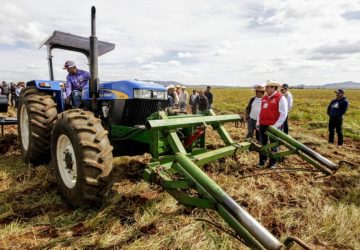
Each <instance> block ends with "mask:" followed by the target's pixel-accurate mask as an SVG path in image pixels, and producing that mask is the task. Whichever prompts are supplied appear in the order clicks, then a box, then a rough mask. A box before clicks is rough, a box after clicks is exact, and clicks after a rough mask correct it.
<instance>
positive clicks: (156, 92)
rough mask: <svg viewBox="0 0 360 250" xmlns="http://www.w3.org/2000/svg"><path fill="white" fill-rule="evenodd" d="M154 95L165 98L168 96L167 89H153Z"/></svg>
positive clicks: (157, 97)
mask: <svg viewBox="0 0 360 250" xmlns="http://www.w3.org/2000/svg"><path fill="white" fill-rule="evenodd" d="M153 97H154V98H156V99H161V100H164V99H166V97H167V93H166V91H158V90H154V91H153Z"/></svg>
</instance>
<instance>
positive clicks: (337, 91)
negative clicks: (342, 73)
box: [335, 89, 345, 94]
mask: <svg viewBox="0 0 360 250" xmlns="http://www.w3.org/2000/svg"><path fill="white" fill-rule="evenodd" d="M335 93H336V94H344V93H345V92H344V90H343V89H338V90H336V91H335Z"/></svg>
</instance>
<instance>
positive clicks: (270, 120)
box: [0, 61, 349, 169]
mask: <svg viewBox="0 0 360 250" xmlns="http://www.w3.org/2000/svg"><path fill="white" fill-rule="evenodd" d="M64 69H66V70H67V71H68V73H69V74H68V76H67V78H66V98H65V103H69V102H70V101H72V102H73V103H74V104H75V105H74V106H75V107H77V106H78V104H79V103H80V99H81V91H82V88H83V85H84V83H85V82H87V81H88V80H89V78H90V75H89V73H88V72H86V71H83V70H79V69H77V68H76V65H75V63H74V62H73V61H66V62H65V65H64ZM23 87H25V83H24V82H18V83H17V84H15V83H13V82H12V83H9V84H8V83H6V82H5V81H3V82H2V84H1V85H0V95H5V96H6V97H7V99H8V101H9V102H10V105H12V106H14V107H17V102H18V98H19V95H20V92H21V89H22V88H23ZM254 90H255V96H253V97H252V98H251V99H250V100H249V103H248V105H247V107H246V111H245V118H246V121H247V128H248V131H247V135H246V139H252V138H253V137H254V134H255V138H256V140H257V141H258V142H260V143H261V144H262V145H263V146H265V145H266V144H268V142H269V141H270V143H271V138H268V136H267V134H266V133H265V132H266V129H267V128H268V127H269V126H274V127H276V128H278V129H280V130H282V131H283V132H284V133H286V134H288V133H289V123H288V118H289V112H290V111H291V109H292V107H293V96H292V94H291V92H290V91H289V86H288V84H280V83H279V82H277V81H267V82H266V83H265V84H260V85H256V86H255V88H254ZM74 93H75V94H74ZM335 93H336V98H335V99H334V100H332V101H331V102H330V104H329V106H328V109H327V114H328V116H329V126H328V129H329V143H334V137H335V131H336V133H337V136H338V143H337V144H338V145H339V146H341V145H343V134H342V124H343V117H344V114H345V113H346V111H347V109H348V106H349V102H348V100H347V99H346V97H345V92H344V90H342V89H338V90H337V91H335ZM71 98H72V100H71ZM167 98H168V99H167V107H168V108H177V109H180V111H183V112H186V113H187V111H188V109H189V110H191V113H192V114H198V113H199V114H201V113H206V112H207V111H208V110H209V109H212V108H213V100H214V95H213V93H212V92H211V86H207V87H206V89H205V90H202V89H200V90H196V89H193V90H192V93H191V95H189V93H188V92H187V90H186V87H185V86H180V85H176V86H174V85H169V86H168V87H167ZM272 151H275V152H276V151H277V148H276V147H274V148H272ZM266 161H267V157H266V155H263V154H260V155H259V164H258V167H259V168H263V167H265V163H266ZM268 167H269V168H270V169H274V168H276V162H275V160H274V159H270V161H269V164H268Z"/></svg>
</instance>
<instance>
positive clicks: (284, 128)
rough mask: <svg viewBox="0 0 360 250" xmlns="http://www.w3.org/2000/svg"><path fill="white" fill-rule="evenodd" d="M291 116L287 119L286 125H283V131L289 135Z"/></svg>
mask: <svg viewBox="0 0 360 250" xmlns="http://www.w3.org/2000/svg"><path fill="white" fill-rule="evenodd" d="M288 118H289V116H287V117H286V119H285V121H284V124H283V131H284V133H285V134H288V133H289V123H288Z"/></svg>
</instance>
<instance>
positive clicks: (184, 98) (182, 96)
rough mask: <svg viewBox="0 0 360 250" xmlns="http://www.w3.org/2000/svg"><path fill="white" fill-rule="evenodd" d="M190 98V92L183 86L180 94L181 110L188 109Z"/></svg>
mask: <svg viewBox="0 0 360 250" xmlns="http://www.w3.org/2000/svg"><path fill="white" fill-rule="evenodd" d="M188 98H189V94H188V92H187V91H186V87H185V86H182V87H181V91H180V95H179V108H180V110H182V111H186V104H187V100H188Z"/></svg>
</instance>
